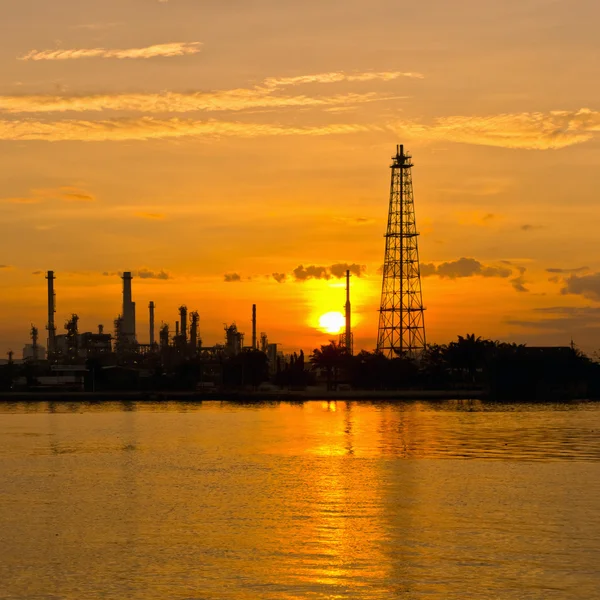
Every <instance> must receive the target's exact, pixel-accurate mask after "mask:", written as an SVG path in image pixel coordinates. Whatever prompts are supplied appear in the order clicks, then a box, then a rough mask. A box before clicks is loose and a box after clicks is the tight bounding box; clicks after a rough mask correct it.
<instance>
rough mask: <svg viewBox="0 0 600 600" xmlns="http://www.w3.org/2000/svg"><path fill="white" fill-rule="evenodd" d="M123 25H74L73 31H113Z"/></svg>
mask: <svg viewBox="0 0 600 600" xmlns="http://www.w3.org/2000/svg"><path fill="white" fill-rule="evenodd" d="M119 25H122V23H117V22H113V23H82V24H81V25H73V27H72V29H87V30H88V31H104V30H106V29H112V28H113V27H118V26H119Z"/></svg>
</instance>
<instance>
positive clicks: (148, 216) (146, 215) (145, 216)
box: [135, 212, 165, 221]
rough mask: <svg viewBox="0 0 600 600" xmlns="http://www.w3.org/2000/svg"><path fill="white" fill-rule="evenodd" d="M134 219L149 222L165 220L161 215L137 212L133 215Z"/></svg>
mask: <svg viewBox="0 0 600 600" xmlns="http://www.w3.org/2000/svg"><path fill="white" fill-rule="evenodd" d="M135 216H136V217H139V218H140V219H149V220H151V221H161V220H162V219H164V218H165V215H164V214H162V213H148V212H138V213H135Z"/></svg>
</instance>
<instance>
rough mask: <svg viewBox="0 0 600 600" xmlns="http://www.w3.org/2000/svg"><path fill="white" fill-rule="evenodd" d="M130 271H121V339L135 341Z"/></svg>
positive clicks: (129, 341)
mask: <svg viewBox="0 0 600 600" xmlns="http://www.w3.org/2000/svg"><path fill="white" fill-rule="evenodd" d="M131 279H132V277H131V273H130V272H129V271H126V272H125V273H123V331H122V338H123V341H124V342H126V343H129V344H134V343H135V304H134V303H133V301H132V299H131Z"/></svg>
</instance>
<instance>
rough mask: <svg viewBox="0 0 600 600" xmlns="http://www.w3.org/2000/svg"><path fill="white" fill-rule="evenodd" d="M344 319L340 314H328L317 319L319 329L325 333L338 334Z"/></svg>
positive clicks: (342, 327)
mask: <svg viewBox="0 0 600 600" xmlns="http://www.w3.org/2000/svg"><path fill="white" fill-rule="evenodd" d="M345 323H346V319H345V318H344V315H343V314H342V313H341V312H328V313H325V314H324V315H321V317H319V327H320V328H321V329H322V330H323V331H325V332H326V333H340V332H341V331H342V329H344V324H345Z"/></svg>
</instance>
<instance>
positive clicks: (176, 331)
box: [175, 321, 179, 338]
mask: <svg viewBox="0 0 600 600" xmlns="http://www.w3.org/2000/svg"><path fill="white" fill-rule="evenodd" d="M175 337H176V338H178V337H179V321H175Z"/></svg>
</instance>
